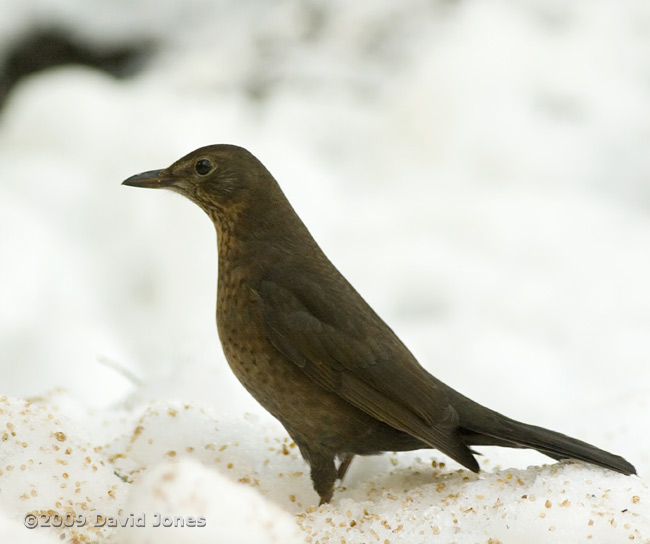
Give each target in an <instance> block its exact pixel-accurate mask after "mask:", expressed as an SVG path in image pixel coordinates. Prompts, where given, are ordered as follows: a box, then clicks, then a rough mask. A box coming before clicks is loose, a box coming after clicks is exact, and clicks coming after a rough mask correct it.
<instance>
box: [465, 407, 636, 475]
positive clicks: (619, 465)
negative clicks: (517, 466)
mask: <svg viewBox="0 0 650 544" xmlns="http://www.w3.org/2000/svg"><path fill="white" fill-rule="evenodd" d="M466 400H468V401H469V399H466ZM469 403H471V404H474V403H473V402H472V401H469ZM483 410H485V411H484V412H483V411H481V416H480V417H478V418H476V417H468V418H463V414H462V411H460V419H461V433H462V436H463V441H464V442H465V444H466V445H468V446H505V447H510V448H532V449H534V450H537V451H539V452H540V453H543V454H545V455H548V456H549V457H552V458H553V459H557V460H560V459H576V460H580V461H585V462H586V463H591V464H593V465H598V466H601V467H605V468H608V469H610V470H614V471H616V472H620V473H621V474H626V475H629V474H636V469H635V468H634V466H632V465H631V464H630V463H628V462H627V461H626V460H625V459H623V457H620V456H619V455H614V454H612V453H609V452H606V451H604V450H601V449H599V448H597V447H595V446H592V445H591V444H587V443H586V442H583V441H582V440H577V439H576V438H571V437H570V436H566V435H564V434H561V433H558V432H555V431H551V430H549V429H544V428H543V427H536V426H535V425H528V424H526V423H520V422H519V421H515V420H513V419H510V418H507V417H505V416H502V415H501V414H499V413H497V412H494V411H492V410H489V409H486V408H483ZM474 413H475V412H474ZM463 420H465V421H463Z"/></svg>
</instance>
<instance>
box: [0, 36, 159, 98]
mask: <svg viewBox="0 0 650 544" xmlns="http://www.w3.org/2000/svg"><path fill="white" fill-rule="evenodd" d="M152 50H153V44H152V43H151V41H142V42H140V43H130V44H105V43H103V44H99V43H94V44H93V43H88V42H87V41H86V40H84V39H82V38H81V37H79V36H76V35H74V33H73V32H71V31H69V30H65V29H63V28H58V27H50V28H34V29H31V30H29V31H27V32H26V33H25V34H23V35H22V36H21V37H20V38H18V39H17V40H16V41H15V42H14V43H13V44H12V45H11V46H10V47H9V48H8V49H7V51H6V53H5V54H4V55H3V59H2V65H1V67H0V108H2V107H3V106H4V103H5V101H6V99H7V96H8V95H9V93H10V92H11V89H12V88H13V87H14V85H16V83H18V82H19V81H20V80H21V79H23V78H24V77H26V76H29V75H30V74H33V73H35V72H40V71H41V70H46V69H48V68H52V67H55V66H64V65H74V64H77V65H83V66H90V67H92V68H96V69H98V70H101V71H103V72H106V73H108V74H110V75H112V76H113V77H116V78H126V77H129V76H132V75H134V74H136V73H137V72H139V71H140V70H141V69H142V68H143V67H144V65H145V63H146V60H147V59H148V58H149V56H150V54H151V52H152Z"/></svg>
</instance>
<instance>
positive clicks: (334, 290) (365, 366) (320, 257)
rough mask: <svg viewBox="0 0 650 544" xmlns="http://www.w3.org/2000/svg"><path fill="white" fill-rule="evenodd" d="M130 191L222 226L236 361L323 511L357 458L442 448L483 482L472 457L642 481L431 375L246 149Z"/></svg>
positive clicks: (211, 152) (151, 177) (225, 149)
mask: <svg viewBox="0 0 650 544" xmlns="http://www.w3.org/2000/svg"><path fill="white" fill-rule="evenodd" d="M123 185H128V186H133V187H143V188H162V189H168V190H171V191H174V192H176V193H179V194H181V195H183V196H184V197H186V198H188V199H189V200H191V201H192V202H194V203H195V204H197V205H198V206H199V207H200V208H201V209H202V210H203V211H204V212H205V213H206V214H207V215H208V216H209V218H210V219H211V220H212V222H213V223H214V226H215V229H216V237H217V253H218V266H217V269H218V273H217V276H218V279H217V310H216V319H217V330H218V334H219V338H220V340H221V345H222V348H223V352H224V355H225V357H226V359H227V361H228V364H229V366H230V368H231V369H232V371H233V373H234V374H235V376H236V377H237V378H238V379H239V381H240V382H241V383H242V385H243V386H244V387H245V388H246V389H247V390H248V392H249V393H250V394H251V395H252V396H253V397H254V398H255V399H256V400H257V401H258V402H259V403H260V404H261V405H262V406H263V407H264V408H265V409H266V410H267V411H268V412H270V413H271V414H272V415H273V416H274V417H275V418H277V419H278V420H279V421H280V422H281V423H282V425H283V426H284V427H285V429H286V431H287V432H288V434H289V435H290V436H291V438H292V440H293V442H294V443H295V444H296V445H297V447H298V448H299V451H300V453H301V455H302V457H303V458H304V460H305V461H306V462H307V463H308V464H309V466H310V475H311V481H312V484H313V488H314V490H315V491H316V493H317V494H318V496H319V499H320V502H319V504H320V505H323V504H325V503H328V502H330V501H331V499H332V497H333V493H334V488H335V485H336V482H337V480H343V478H344V476H345V474H346V471H347V469H348V467H349V466H350V463H351V461H352V459H353V457H354V456H355V455H373V454H379V453H381V452H386V451H390V452H399V451H412V450H418V449H424V448H429V449H431V448H433V449H437V450H439V451H440V452H442V453H443V454H445V455H447V456H448V457H450V458H451V459H453V460H454V461H456V462H458V463H459V464H460V465H462V466H463V467H465V468H467V469H469V470H471V471H472V472H479V464H478V462H477V460H476V457H475V455H477V454H478V453H477V452H476V451H475V450H473V449H472V447H473V446H505V447H510V448H531V449H534V450H537V451H539V452H541V453H543V454H545V455H547V456H549V457H551V458H553V459H555V460H563V459H572V460H577V461H583V462H586V463H590V464H593V465H597V466H600V467H604V468H606V469H610V470H612V471H615V472H618V473H621V474H625V475H632V474H636V470H635V468H634V466H632V465H631V464H630V463H629V462H628V461H626V460H625V459H624V458H622V457H620V456H618V455H614V454H612V453H609V452H606V451H604V450H601V449H599V448H597V447H595V446H592V445H590V444H587V443H586V442H583V441H581V440H578V439H575V438H571V437H569V436H566V435H564V434H561V433H558V432H555V431H551V430H548V429H545V428H542V427H537V426H534V425H529V424H526V423H521V422H519V421H516V420H514V419H510V418H508V417H506V416H504V415H501V414H500V413H498V412H496V411H493V410H490V409H489V408H486V407H484V406H482V405H480V404H478V403H477V402H474V401H472V400H470V399H469V398H467V397H466V396H464V395H462V394H461V393H459V392H457V391H455V390H454V389H452V388H451V387H449V386H448V385H446V384H444V383H443V382H442V381H440V380H438V379H437V378H435V377H434V376H433V375H432V374H430V373H429V372H428V371H427V370H425V368H424V367H423V366H421V365H420V363H419V362H418V361H417V360H416V358H415V357H414V356H413V354H412V353H411V352H410V351H409V349H408V348H407V347H406V346H405V345H404V344H403V343H402V341H401V340H400V339H399V338H398V337H397V335H396V334H395V333H394V332H393V330H392V329H391V328H390V327H389V326H388V325H387V324H386V323H385V322H384V321H383V320H382V319H381V318H380V317H379V316H378V315H377V314H376V313H375V311H374V310H373V309H372V308H371V307H370V306H369V305H368V303H367V302H366V301H365V300H364V299H363V298H362V297H361V295H360V294H359V293H358V292H357V291H356V290H355V288H354V287H352V285H351V284H350V283H349V282H348V281H347V280H346V279H345V277H344V276H343V275H342V274H341V273H340V272H339V271H338V270H337V268H336V267H335V266H334V265H333V264H332V263H331V262H330V260H329V259H328V258H327V257H326V256H325V254H324V253H323V251H322V250H321V249H320V247H319V246H318V244H317V243H316V241H315V240H314V238H313V237H312V235H311V234H310V232H309V230H308V229H307V227H306V226H305V224H304V223H303V222H302V220H301V219H300V218H299V217H298V215H297V214H296V212H295V211H294V209H293V207H292V206H291V204H290V203H289V201H288V200H287V198H286V196H285V195H284V193H283V192H282V189H281V188H280V186H279V184H278V182H277V181H276V180H275V178H274V177H273V175H272V174H271V173H270V172H269V171H268V170H267V169H266V167H265V166H264V165H263V164H262V163H261V162H260V161H259V160H258V159H257V158H256V157H255V156H254V155H253V154H252V153H250V152H249V151H247V150H246V149H244V148H243V147H239V146H236V145H230V144H217V145H209V146H205V147H201V148H199V149H196V150H195V151H192V152H191V153H189V154H187V155H185V156H184V157H182V158H180V159H179V160H177V161H176V162H174V163H173V164H172V165H171V166H169V167H168V168H165V169H162V170H150V171H146V172H143V173H141V174H137V175H134V176H131V177H129V178H128V179H126V180H125V181H123ZM337 463H338V464H337Z"/></svg>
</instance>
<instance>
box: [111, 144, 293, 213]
mask: <svg viewBox="0 0 650 544" xmlns="http://www.w3.org/2000/svg"><path fill="white" fill-rule="evenodd" d="M122 185H130V186H132V187H145V188H150V189H158V188H161V189H169V190H171V191H174V192H176V193H180V194H181V195H183V196H185V197H187V198H189V199H190V200H192V201H193V202H195V203H196V204H198V205H199V206H200V207H201V208H203V210H204V211H206V212H207V213H208V215H210V216H211V217H213V219H214V218H215V216H217V217H220V218H223V217H230V218H231V219H232V218H233V217H234V216H236V215H238V214H239V213H240V212H241V211H242V210H244V209H246V208H250V207H253V206H255V205H256V204H262V203H264V202H266V206H265V207H266V208H267V209H268V207H269V205H270V206H273V204H274V202H273V200H277V199H278V198H281V199H283V198H284V196H283V195H282V192H281V191H280V190H279V187H278V186H277V183H276V182H275V180H274V179H273V176H271V174H270V173H269V172H268V170H267V169H266V168H265V167H264V165H262V163H261V162H260V161H259V160H257V159H256V158H255V157H254V156H253V155H252V154H251V153H250V152H248V151H247V150H246V149H244V148H242V147H238V146H234V145H226V144H220V145H210V146H206V147H201V148H199V149H197V150H195V151H192V152H191V153H189V154H187V155H185V156H184V157H182V158H180V159H179V160H177V161H176V162H175V163H174V164H172V165H171V166H170V167H169V168H165V169H163V170H150V171H148V172H143V173H141V174H137V175H135V176H131V177H130V178H128V179H126V180H125V181H123V182H122ZM258 211H259V210H258Z"/></svg>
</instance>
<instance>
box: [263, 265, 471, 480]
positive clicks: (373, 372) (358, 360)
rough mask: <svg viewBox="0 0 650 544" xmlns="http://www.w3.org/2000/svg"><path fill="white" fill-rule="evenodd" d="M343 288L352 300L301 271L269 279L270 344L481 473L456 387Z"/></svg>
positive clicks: (331, 387)
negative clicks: (465, 434) (461, 420)
mask: <svg viewBox="0 0 650 544" xmlns="http://www.w3.org/2000/svg"><path fill="white" fill-rule="evenodd" d="M291 276H293V277H291ZM343 281H344V280H343ZM339 287H344V289H343V292H345V293H346V295H349V296H347V297H346V298H345V300H344V301H343V300H342V299H341V298H340V295H339V296H338V297H337V296H333V293H334V292H337V291H338V292H341V291H340V289H339V290H337V289H328V288H327V283H326V284H325V287H323V285H314V284H313V283H309V284H303V283H302V282H301V280H300V276H299V275H290V276H289V277H286V276H285V277H283V278H274V279H268V278H267V279H266V280H264V281H262V282H261V283H260V288H259V293H258V295H259V296H260V299H261V300H262V305H263V315H264V323H265V327H266V332H267V335H268V338H269V340H270V342H271V343H272V344H273V345H274V346H275V348H276V349H277V350H278V351H280V352H281V353H282V354H283V355H284V356H285V357H287V358H288V359H289V360H291V361H292V362H294V363H295V364H296V365H298V366H299V367H300V368H302V369H303V371H304V372H305V373H306V374H308V375H309V376H310V377H311V378H312V379H313V380H314V381H315V382H316V383H318V384H319V385H320V386H321V387H323V388H325V389H327V390H328V391H332V392H334V393H336V394H338V395H339V396H341V397H342V398H344V399H345V400H346V401H348V402H349V403H350V404H352V405H354V406H355V407H357V408H359V409H361V410H363V411H364V412H366V413H368V414H370V415H371V416H373V417H374V418H376V419H378V420H380V421H383V422H385V423H387V424H388V425H390V426H392V427H394V428H396V429H399V430H401V431H404V432H407V433H408V434H410V435H412V436H414V437H416V438H418V439H420V440H422V441H423V442H424V443H426V444H428V445H430V446H431V447H434V448H437V449H439V450H440V451H442V452H444V453H446V454H447V455H449V456H450V457H451V458H453V459H455V460H457V461H458V462H459V463H461V464H462V465H464V466H466V467H468V468H470V469H472V470H475V471H478V464H477V462H476V460H475V459H474V457H473V455H472V452H471V451H470V450H469V448H467V446H465V445H464V444H463V442H462V440H461V438H460V436H459V434H458V432H459V431H458V414H457V412H456V410H455V409H454V407H453V406H452V405H451V404H450V402H449V400H448V398H449V393H450V392H452V393H455V392H453V391H452V390H451V389H449V388H448V387H447V386H445V385H444V384H442V382H439V381H438V380H436V379H435V378H434V377H433V376H431V375H430V374H429V373H428V372H426V370H424V369H423V368H422V367H421V366H420V365H419V364H418V363H417V361H416V360H415V359H414V357H413V356H412V355H411V353H410V352H409V351H408V349H407V348H406V347H405V346H404V345H403V344H402V343H401V341H400V340H399V339H398V338H397V337H396V336H395V334H394V333H393V332H392V331H391V330H390V328H389V327H388V326H387V325H386V324H385V323H384V322H383V321H381V319H380V318H379V317H378V316H377V315H376V314H375V313H374V312H373V310H372V309H371V308H370V307H369V306H368V305H367V304H366V303H365V301H363V299H362V298H361V297H360V296H359V295H358V294H357V293H356V291H354V289H353V288H352V287H350V286H349V284H347V282H345V285H344V286H341V285H339ZM344 296H345V295H344Z"/></svg>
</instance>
